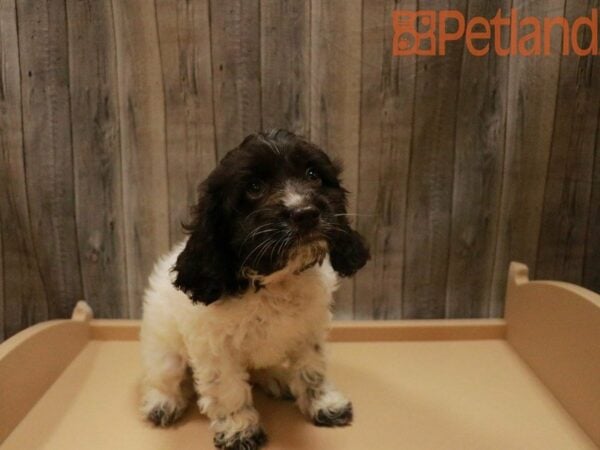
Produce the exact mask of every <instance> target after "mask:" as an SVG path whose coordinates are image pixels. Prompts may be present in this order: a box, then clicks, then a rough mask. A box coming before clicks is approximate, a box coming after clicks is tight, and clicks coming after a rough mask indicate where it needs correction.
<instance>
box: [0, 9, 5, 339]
mask: <svg viewBox="0 0 600 450" xmlns="http://www.w3.org/2000/svg"><path fill="white" fill-rule="evenodd" d="M1 20H2V19H1V18H0V21H1ZM0 27H2V25H1V24H0ZM2 248H3V245H2V227H0V342H2V341H3V340H4V339H5V337H6V334H5V332H4V255H3V254H2Z"/></svg>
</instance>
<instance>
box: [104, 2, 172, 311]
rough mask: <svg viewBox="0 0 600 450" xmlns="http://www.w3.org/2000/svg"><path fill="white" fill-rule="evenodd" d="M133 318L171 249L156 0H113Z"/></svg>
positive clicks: (128, 264) (128, 275)
mask: <svg viewBox="0 0 600 450" xmlns="http://www.w3.org/2000/svg"><path fill="white" fill-rule="evenodd" d="M112 6H113V15H114V22H115V33H116V43H117V76H118V80H119V115H120V129H121V155H122V168H123V206H124V211H125V220H124V224H125V247H126V260H127V279H128V282H127V284H128V298H129V315H130V317H139V315H140V312H141V300H142V295H143V291H144V288H145V286H146V282H147V278H148V275H149V274H150V271H151V270H152V266H153V265H154V262H155V261H156V258H157V257H158V256H159V255H161V254H162V253H164V252H165V251H167V250H168V248H169V219H168V209H169V207H168V192H167V167H166V164H167V162H166V152H165V114H164V95H163V87H162V77H161V61H160V53H159V46H158V34H157V24H156V11H155V7H154V2H149V1H146V0H131V1H129V0H128V1H126V2H123V1H120V0H113V3H112Z"/></svg>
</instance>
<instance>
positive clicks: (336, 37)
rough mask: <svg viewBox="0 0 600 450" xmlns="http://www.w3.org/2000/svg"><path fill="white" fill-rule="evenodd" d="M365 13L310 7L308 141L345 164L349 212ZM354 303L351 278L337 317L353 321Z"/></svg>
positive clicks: (318, 3) (355, 1) (317, 1)
mask: <svg viewBox="0 0 600 450" xmlns="http://www.w3.org/2000/svg"><path fill="white" fill-rule="evenodd" d="M361 15H362V4H361V2H360V1H359V0H350V1H348V0H343V1H342V0H335V1H322V0H313V1H312V3H311V30H312V31H311V49H310V59H311V76H310V138H311V139H312V141H313V142H315V143H316V144H317V145H319V146H321V147H322V148H324V149H325V150H326V151H327V152H328V153H329V154H330V155H332V156H333V157H336V158H340V159H341V160H342V161H343V163H344V173H343V176H342V178H343V184H344V187H345V188H346V189H348V190H349V191H350V196H349V203H348V212H349V213H356V211H357V196H356V193H357V192H358V159H359V150H358V145H359V123H360V101H359V100H360V73H361V27H362V23H361ZM353 304H354V286H353V280H352V279H350V280H344V281H343V283H342V285H341V288H340V290H339V291H338V295H337V297H336V306H335V314H336V317H338V318H350V317H352V315H353V310H354V305H353Z"/></svg>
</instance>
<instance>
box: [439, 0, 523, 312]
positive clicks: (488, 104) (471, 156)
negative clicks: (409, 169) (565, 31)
mask: <svg viewBox="0 0 600 450" xmlns="http://www.w3.org/2000/svg"><path fill="white" fill-rule="evenodd" d="M510 3H511V2H510V0H494V1H487V2H477V1H471V2H469V9H468V14H469V16H468V18H467V20H468V19H469V18H472V17H477V16H479V17H488V18H489V17H494V16H495V15H496V12H497V11H498V9H501V10H502V11H503V13H504V14H508V11H509V10H510ZM504 38H505V40H504V42H503V43H502V46H503V47H507V46H508V34H505V36H504ZM507 75H508V59H507V58H506V57H501V56H498V55H496V53H495V52H494V51H493V49H492V50H491V51H490V52H489V53H488V54H487V55H486V56H483V57H478V56H474V55H472V54H471V53H470V52H469V51H468V50H467V48H466V47H465V48H464V51H463V60H462V68H461V72H460V84H459V86H458V104H457V109H456V139H455V160H454V187H453V191H452V192H453V194H452V224H451V230H452V231H451V235H450V255H449V261H448V284H447V287H446V316H447V317H486V316H487V315H488V313H489V296H490V291H489V286H490V283H491V282H492V277H493V270H494V251H495V247H494V244H495V242H496V227H497V222H498V213H499V210H500V193H501V182H502V164H503V162H504V159H503V155H504V131H505V126H506V98H507V93H506V88H507V79H508V77H507Z"/></svg>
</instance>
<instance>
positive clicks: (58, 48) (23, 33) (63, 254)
mask: <svg viewBox="0 0 600 450" xmlns="http://www.w3.org/2000/svg"><path fill="white" fill-rule="evenodd" d="M17 17H18V30H19V56H20V68H21V93H22V105H23V142H24V152H25V167H26V175H27V177H26V183H27V194H28V200H29V203H28V204H29V212H30V221H31V229H32V234H33V245H34V248H35V254H36V255H37V261H38V264H39V267H40V272H41V276H42V279H43V280H44V285H45V289H46V293H47V296H48V299H49V302H48V305H47V308H48V315H49V317H65V316H68V315H69V314H70V313H71V310H72V308H73V306H74V305H75V302H76V301H77V300H79V299H80V298H81V296H82V294H83V292H82V285H81V273H80V271H81V266H80V261H79V252H78V249H77V232H76V226H75V202H74V186H73V163H72V161H73V152H72V146H71V130H70V128H71V118H70V105H69V66H68V52H67V23H66V14H65V5H64V2H63V1H61V0H41V1H37V0H36V1H32V0H29V1H27V0H26V1H19V2H17ZM36 301H37V299H36ZM39 307H40V308H42V307H43V306H41V305H39ZM23 314H24V315H25V316H26V317H27V323H32V322H33V321H34V320H36V318H39V317H44V316H45V312H43V311H36V308H33V309H31V308H24V309H23Z"/></svg>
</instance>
